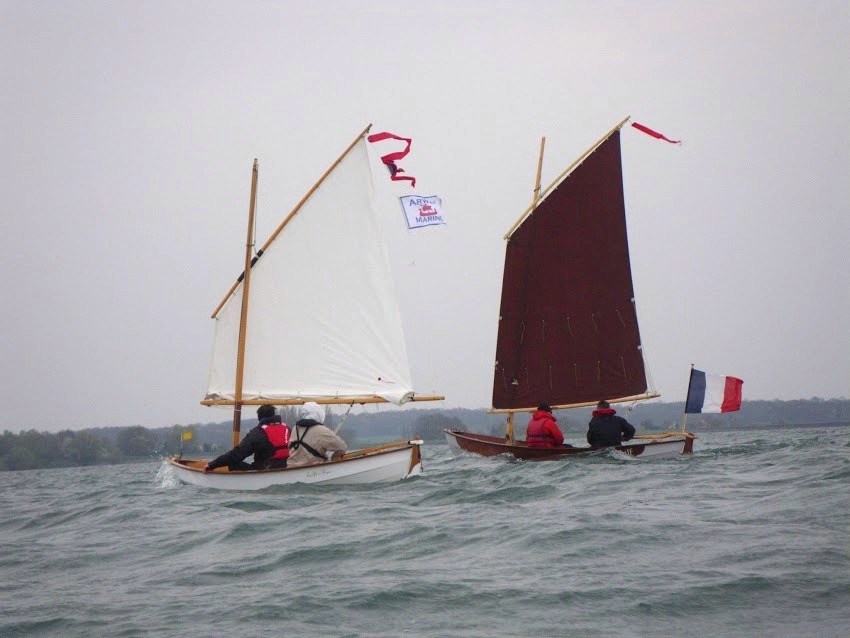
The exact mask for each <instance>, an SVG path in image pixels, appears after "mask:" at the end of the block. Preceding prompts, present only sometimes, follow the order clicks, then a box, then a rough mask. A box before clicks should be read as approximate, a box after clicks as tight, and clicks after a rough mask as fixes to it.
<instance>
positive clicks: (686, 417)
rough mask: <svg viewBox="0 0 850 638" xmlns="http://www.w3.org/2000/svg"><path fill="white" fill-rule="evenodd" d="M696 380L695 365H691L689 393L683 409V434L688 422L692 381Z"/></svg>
mask: <svg viewBox="0 0 850 638" xmlns="http://www.w3.org/2000/svg"><path fill="white" fill-rule="evenodd" d="M693 378H694V364H693V363H692V364H691V373H690V374H689V375H688V391H687V392H686V393H685V407H684V408H682V432H684V431H685V425H686V424H687V422H688V399H689V398H690V396H691V381H693Z"/></svg>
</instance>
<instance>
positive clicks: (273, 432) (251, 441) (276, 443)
mask: <svg viewBox="0 0 850 638" xmlns="http://www.w3.org/2000/svg"><path fill="white" fill-rule="evenodd" d="M257 419H258V422H257V427H255V428H254V429H252V430H251V431H250V432H248V434H246V435H245V438H244V439H242V441H240V442H239V445H237V446H236V447H235V448H233V449H232V450H230V451H229V452H225V453H224V454H222V455H221V456H219V457H218V458H217V459H213V460H212V461H210V462H209V463H207V464H206V466H205V467H204V468H203V471H204V474H206V473H207V472H209V471H210V470H214V469H215V468H217V467H224V466H225V465H226V466H227V469H228V470H231V471H234V470H240V471H245V470H275V469H280V468H284V467H286V462H287V459H288V458H289V426H288V425H286V424H285V423H281V420H280V417H279V416H278V415H277V413H276V411H275V409H274V406H273V405H261V406H260V407H259V409H257ZM252 454H253V455H254V462H253V463H245V459H246V458H248V457H249V456H251V455H252Z"/></svg>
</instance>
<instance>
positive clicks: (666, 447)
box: [443, 430, 694, 461]
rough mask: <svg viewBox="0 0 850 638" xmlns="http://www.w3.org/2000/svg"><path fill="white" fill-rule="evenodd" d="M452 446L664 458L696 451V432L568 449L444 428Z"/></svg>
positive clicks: (545, 457) (535, 455) (543, 455)
mask: <svg viewBox="0 0 850 638" xmlns="http://www.w3.org/2000/svg"><path fill="white" fill-rule="evenodd" d="M443 432H445V433H446V440H447V441H448V443H449V447H451V448H452V449H454V450H455V451H456V452H469V453H470V454H479V455H481V456H497V455H499V454H510V455H512V456H515V457H516V458H518V459H523V460H525V461H553V460H556V459H565V458H570V457H580V456H589V455H592V454H599V453H602V452H608V451H610V450H612V449H614V450H617V451H619V452H622V453H624V454H628V455H629V456H639V457H641V458H664V457H673V456H678V455H679V454H690V453H692V452H693V438H694V437H693V435H685V434H683V435H682V436H680V437H679V436H675V437H669V438H665V439H660V440H652V441H648V442H646V443H629V444H626V445H617V446H615V447H613V448H611V447H565V448H533V447H528V446H527V445H526V444H525V441H516V442H515V443H514V444H513V445H510V444H509V443H506V442H505V439H502V438H499V437H495V436H486V435H484V434H474V433H472V432H461V431H460V430H443Z"/></svg>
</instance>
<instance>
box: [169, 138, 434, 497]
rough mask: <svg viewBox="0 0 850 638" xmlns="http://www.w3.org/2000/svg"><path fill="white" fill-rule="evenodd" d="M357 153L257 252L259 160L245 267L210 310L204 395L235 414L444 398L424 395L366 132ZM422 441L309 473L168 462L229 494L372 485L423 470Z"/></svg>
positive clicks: (187, 478)
mask: <svg viewBox="0 0 850 638" xmlns="http://www.w3.org/2000/svg"><path fill="white" fill-rule="evenodd" d="M370 127H371V125H370V126H368V127H366V128H365V129H364V130H363V132H362V133H360V135H358V136H357V138H356V139H355V140H354V141H353V142H352V143H351V144H350V145H349V146H348V148H347V149H346V150H345V151H344V152H343V153H342V155H341V156H340V157H339V158H338V159H337V160H336V161H335V162H334V163H333V164H332V165H331V167H330V168H329V169H328V170H327V171H326V172H325V174H324V175H323V176H322V177H321V178H320V179H319V181H318V182H317V183H316V184H315V186H313V188H312V189H310V191H309V192H308V193H307V194H306V195H305V196H304V197H303V199H302V200H301V201H300V202H299V203H298V204H297V205H296V207H295V208H294V209H293V210H292V212H291V213H290V214H289V215H288V216H287V217H286V218H285V219H284V220H283V222H282V223H281V224H280V226H279V227H278V228H277V229H276V230H275V231H274V233H272V235H271V237H270V238H269V239H268V241H267V242H266V243H265V244H264V245H263V246H262V248H260V249H259V250H257V251H256V254H254V253H253V248H254V236H253V233H254V211H255V206H256V192H257V180H258V170H259V169H258V163H257V161H256V160H255V161H254V166H253V170H252V180H251V199H250V206H249V215H248V236H247V241H246V250H245V269H244V271H243V273H242V274H241V275H240V276H239V278H238V279H237V281H236V282H235V283H234V284H233V286H232V287H231V289H230V291H229V292H228V293H227V295H225V297H224V299H223V300H222V302H221V303H220V304H219V306H218V307H217V308H216V310H215V311H214V312H213V315H212V317H213V319H214V321H215V331H214V339H213V353H212V362H211V366H210V371H209V379H208V386H207V392H206V395H205V397H204V399H203V401H202V402H201V403H202V404H203V405H209V406H233V444H234V445H236V444H237V443H238V442H239V433H240V424H241V412H242V407H243V406H257V405H263V404H271V405H278V406H296V405H302V404H304V403H306V402H310V401H312V402H315V403H319V404H324V405H348V406H353V405H364V404H377V403H393V404H396V405H402V404H404V403H407V402H410V401H436V400H442V399H443V397H442V396H439V395H430V394H421V393H416V392H415V391H414V388H413V383H412V375H411V370H410V363H409V361H408V357H407V348H406V344H405V338H404V332H403V329H402V321H401V312H400V309H399V304H398V301H397V298H396V291H395V289H394V284H393V279H392V274H391V268H390V260H389V257H388V254H387V250H386V246H385V244H384V241H383V238H382V233H381V226H380V223H379V219H378V217H377V212H376V206H375V202H374V201H373V198H374V188H373V184H372V169H371V164H370V162H371V160H370V157H369V153H368V148H367V145H366V143H367V142H366V135H367V133H368V132H369V129H370ZM421 443H422V442H421V441H419V440H410V441H398V442H394V443H388V444H385V445H380V446H377V447H373V448H368V449H365V450H357V451H353V452H348V453H346V454H345V455H344V456H343V457H342V458H341V459H339V460H334V461H331V462H327V463H323V464H319V465H311V466H306V467H295V468H284V469H271V470H254V471H229V470H228V469H227V468H218V469H216V470H214V471H211V472H208V473H204V472H203V471H202V468H203V467H204V465H206V461H205V460H190V459H184V458H178V457H174V458H170V459H169V463H170V465H171V467H172V468H173V470H174V471H175V472H176V475H177V477H178V478H179V479H180V480H181V481H183V482H185V483H191V484H195V485H201V486H205V487H214V488H224V489H246V490H253V489H262V488H265V487H269V486H272V485H281V484H288V483H297V482H304V483H333V484H349V483H374V482H385V481H393V480H399V479H403V478H406V477H409V476H413V475H416V474H419V473H420V472H421V470H422V465H421V457H420V450H419V446H420V445H421Z"/></svg>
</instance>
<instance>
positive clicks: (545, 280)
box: [493, 130, 647, 409]
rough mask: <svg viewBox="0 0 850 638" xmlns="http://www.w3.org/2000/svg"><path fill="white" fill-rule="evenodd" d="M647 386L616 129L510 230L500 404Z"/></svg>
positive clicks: (558, 400)
mask: <svg viewBox="0 0 850 638" xmlns="http://www.w3.org/2000/svg"><path fill="white" fill-rule="evenodd" d="M646 389H647V383H646V372H645V369H644V361H643V356H642V353H641V350H640V332H639V330H638V323H637V314H636V312H635V306H634V290H633V287H632V275H631V266H630V264H629V246H628V238H627V234H626V213H625V202H624V197H623V169H622V163H621V160H620V132H619V130H617V131H615V132H614V133H613V134H612V135H611V136H610V137H608V138H607V139H606V140H605V141H604V142H602V143H601V144H600V145H599V146H598V147H597V148H596V150H595V151H593V152H592V153H591V154H590V155H589V156H588V157H587V158H586V159H585V160H584V162H583V163H582V164H580V165H579V166H578V167H577V168H576V169H574V170H573V171H572V173H570V174H569V175H568V176H567V177H566V178H565V179H564V180H563V181H562V182H561V183H560V184H559V185H558V186H557V187H556V188H555V189H554V190H552V191H551V192H550V193H549V194H548V195H547V196H546V197H545V198H544V199H543V201H542V202H541V203H540V204H539V205H538V206H537V208H536V209H535V210H534V212H533V213H532V214H531V215H530V216H529V217H528V218H527V219H526V220H525V221H524V222H523V223H522V224H521V225H520V226H519V227H518V228H517V229H516V230H515V231H514V233H513V235H512V236H511V238H510V239H509V240H508V243H507V249H506V254H505V271H504V278H503V281H502V305H501V312H500V320H499V332H498V341H497V344H496V367H495V377H494V379H493V407H494V408H497V409H504V408H528V407H533V406H535V405H537V404H539V403H541V402H546V403H549V404H550V405H566V404H574V403H583V402H590V401H598V400H600V399H616V398H622V397H627V396H632V395H637V394H640V393H643V392H644V391H645V390H646Z"/></svg>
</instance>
